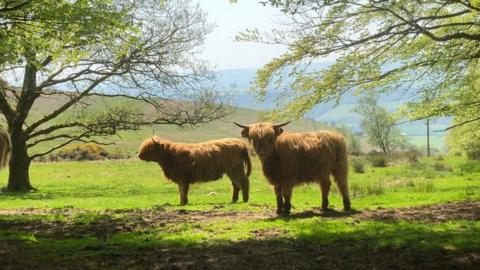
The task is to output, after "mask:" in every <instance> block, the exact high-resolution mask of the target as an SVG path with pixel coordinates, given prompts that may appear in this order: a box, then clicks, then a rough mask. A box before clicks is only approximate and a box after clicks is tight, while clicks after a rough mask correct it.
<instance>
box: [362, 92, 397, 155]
mask: <svg viewBox="0 0 480 270" xmlns="http://www.w3.org/2000/svg"><path fill="white" fill-rule="evenodd" d="M355 112H357V113H359V114H360V115H361V117H362V122H361V127H362V129H363V130H364V131H365V133H366V134H367V136H368V142H369V143H370V144H372V145H374V146H377V147H379V148H380V149H381V150H382V151H383V152H384V153H385V154H390V153H391V152H392V151H393V150H394V149H395V148H397V147H399V146H401V145H402V144H404V143H405V138H403V137H404V136H402V135H401V133H400V130H399V129H398V128H397V127H396V126H395V120H394V118H393V117H392V115H391V114H390V113H388V112H387V110H385V109H384V108H382V107H381V106H379V105H378V96H377V95H376V94H375V93H374V92H369V93H367V94H366V95H364V96H362V97H361V98H360V100H359V102H358V106H357V107H356V108H355Z"/></svg>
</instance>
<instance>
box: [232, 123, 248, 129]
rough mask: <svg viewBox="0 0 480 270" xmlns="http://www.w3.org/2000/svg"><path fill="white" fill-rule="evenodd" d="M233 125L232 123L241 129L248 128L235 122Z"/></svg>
mask: <svg viewBox="0 0 480 270" xmlns="http://www.w3.org/2000/svg"><path fill="white" fill-rule="evenodd" d="M233 123H234V124H235V125H237V126H239V127H241V128H248V126H246V125H242V124H239V123H237V122H233Z"/></svg>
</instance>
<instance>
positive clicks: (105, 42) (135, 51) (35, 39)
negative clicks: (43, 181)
mask: <svg viewBox="0 0 480 270" xmlns="http://www.w3.org/2000/svg"><path fill="white" fill-rule="evenodd" d="M0 16H1V19H0V24H1V27H0V37H1V39H2V42H1V45H0V51H1V59H0V90H1V91H0V111H1V113H2V114H3V115H4V116H5V120H6V122H7V125H8V128H9V132H10V133H11V137H12V145H13V150H12V160H11V163H10V176H11V177H10V178H9V186H10V183H11V182H12V183H13V182H15V181H17V182H18V181H20V180H19V179H25V178H28V175H27V176H18V175H17V176H15V171H18V172H19V173H20V172H21V171H24V170H26V171H28V164H29V162H30V160H31V159H33V158H35V157H39V156H42V155H46V154H48V153H50V152H52V151H54V150H56V149H59V148H61V147H62V146H64V145H66V144H69V143H71V142H73V141H85V142H89V141H95V142H97V141H96V140H95V139H94V138H95V137H96V136H102V135H113V134H117V133H118V132H119V131H122V130H135V129H138V128H139V127H140V126H142V125H151V124H176V125H189V124H193V125H194V124H199V123H204V122H208V121H211V120H214V119H218V118H220V117H222V116H224V115H225V113H226V111H225V107H224V104H223V102H222V101H223V100H222V99H221V97H220V95H218V93H217V92H216V91H215V90H213V89H212V87H211V86H212V83H211V82H212V79H213V78H214V76H213V73H212V72H211V71H210V70H209V69H208V65H207V63H205V62H204V61H202V60H201V59H199V58H198V54H199V52H200V49H201V45H202V44H203V41H204V38H205V35H206V34H207V33H209V32H210V31H211V30H212V25H211V24H209V23H207V21H206V13H204V12H203V11H202V10H201V9H200V8H199V6H198V5H195V4H192V3H191V1H189V0H180V1H173V0H172V1H158V0H140V1H129V0H111V1H104V0H76V1H68V0H60V1H58V0H55V1H53V0H42V1H3V3H2V5H0ZM50 97H56V98H57V99H58V100H60V101H62V103H61V104H60V105H57V106H56V107H54V108H52V109H51V111H49V112H48V113H46V114H44V115H42V116H41V117H40V118H35V119H34V118H32V117H30V116H31V115H30V111H31V109H32V107H33V105H34V104H35V102H38V100H41V99H45V98H50ZM95 97H100V98H122V99H123V100H130V101H136V102H141V103H143V104H144V107H143V110H138V109H135V106H131V105H128V104H124V105H115V106H105V107H104V109H103V110H102V111H100V112H98V111H96V112H93V111H91V110H87V108H89V107H90V105H91V104H92V103H91V102H89V99H91V98H95ZM75 108H78V110H77V113H75V114H74V115H73V117H69V118H62V119H60V118H61V117H60V116H62V115H65V112H67V111H71V110H72V109H75ZM48 141H55V142H58V144H57V145H56V146H54V147H52V148H51V149H49V150H48V151H45V152H41V153H35V154H27V149H29V148H31V147H33V146H35V145H37V144H41V143H44V142H48ZM27 142H28V143H27ZM20 152H21V153H20ZM26 160H27V161H28V162H27V161H26ZM20 163H23V165H21V164H20ZM20 167H22V169H21V170H20V169H19V168H20ZM12 172H13V176H12ZM14 178H15V179H14ZM22 188H23V189H25V185H24V187H22ZM28 188H29V187H28ZM13 189H15V188H13Z"/></svg>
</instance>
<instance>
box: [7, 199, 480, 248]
mask: <svg viewBox="0 0 480 270" xmlns="http://www.w3.org/2000/svg"><path fill="white" fill-rule="evenodd" d="M11 215H16V216H20V217H21V216H25V217H28V216H31V215H38V216H40V217H39V218H35V219H32V218H25V219H23V218H18V219H2V218H1V216H11ZM42 215H54V216H59V217H61V218H60V219H59V220H56V219H50V220H49V219H42V218H41V216H42ZM82 216H83V217H86V218H82ZM311 217H319V218H321V219H332V218H345V217H352V218H355V219H359V220H375V221H383V222H388V221H396V220H406V221H421V222H429V223H438V222H445V221H448V220H471V221H479V220H480V202H454V203H446V204H438V205H429V206H421V207H408V208H396V209H382V208H380V209H376V210H362V211H349V212H338V211H333V210H332V211H326V212H324V211H321V210H312V211H305V212H300V213H294V214H292V215H290V216H288V217H280V218H286V219H299V218H311ZM276 218H278V217H277V216H276V215H275V214H274V213H273V211H270V210H268V211H261V212H255V211H222V210H221V209H213V210H210V211H187V210H174V211H172V210H165V209H164V208H157V209H130V210H106V211H98V212H93V211H86V210H81V209H73V208H61V209H34V208H25V209H0V228H1V229H7V230H9V229H13V230H18V231H27V232H32V233H38V234H41V235H46V236H49V237H55V238H68V237H82V235H85V234H90V235H95V236H97V237H99V238H102V237H104V235H109V234H113V233H118V232H132V231H142V230H144V229H146V228H150V227H155V228H158V227H165V226H167V225H168V224H179V223H197V224H198V223H207V222H215V221H217V220H225V219H227V220H232V221H236V220H237V221H251V220H265V219H276ZM254 234H256V235H255V236H257V237H259V238H262V239H263V238H272V237H275V236H276V235H280V234H282V232H277V231H275V230H274V231H271V230H267V231H257V232H254Z"/></svg>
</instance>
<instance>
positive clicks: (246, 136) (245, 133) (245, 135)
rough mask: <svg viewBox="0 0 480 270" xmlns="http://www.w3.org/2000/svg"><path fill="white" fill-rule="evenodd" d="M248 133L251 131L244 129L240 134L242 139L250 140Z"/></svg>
mask: <svg viewBox="0 0 480 270" xmlns="http://www.w3.org/2000/svg"><path fill="white" fill-rule="evenodd" d="M248 132H249V129H248V128H244V129H242V132H240V134H242V137H244V138H248Z"/></svg>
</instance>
